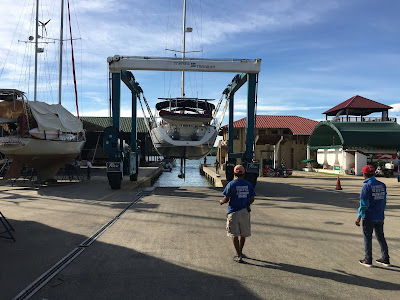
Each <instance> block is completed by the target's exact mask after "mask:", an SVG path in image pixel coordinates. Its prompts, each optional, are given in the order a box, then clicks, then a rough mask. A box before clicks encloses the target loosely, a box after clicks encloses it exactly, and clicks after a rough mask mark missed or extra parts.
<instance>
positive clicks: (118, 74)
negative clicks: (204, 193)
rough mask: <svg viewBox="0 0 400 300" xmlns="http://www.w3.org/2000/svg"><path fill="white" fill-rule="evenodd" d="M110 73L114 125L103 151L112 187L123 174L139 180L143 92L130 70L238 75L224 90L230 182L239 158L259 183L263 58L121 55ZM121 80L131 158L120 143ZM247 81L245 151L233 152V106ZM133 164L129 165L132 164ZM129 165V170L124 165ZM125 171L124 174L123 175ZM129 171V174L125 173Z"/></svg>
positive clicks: (115, 58) (112, 59) (107, 133)
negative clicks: (127, 100) (128, 108)
mask: <svg viewBox="0 0 400 300" xmlns="http://www.w3.org/2000/svg"><path fill="white" fill-rule="evenodd" d="M107 62H108V65H109V72H110V73H111V74H112V76H111V78H112V85H111V86H112V93H111V104H112V124H113V126H111V127H108V128H106V129H105V130H104V151H105V153H106V155H107V156H108V157H109V159H110V160H111V161H110V162H108V163H107V177H108V180H109V183H110V185H111V188H113V189H119V188H120V187H121V180H122V174H123V173H125V174H126V173H128V174H129V175H130V180H131V181H134V180H137V175H138V155H137V149H136V111H137V98H138V96H139V94H140V93H141V92H143V91H142V89H141V88H140V86H139V85H138V83H137V82H136V81H135V78H134V76H133V75H132V73H131V72H128V70H144V71H180V72H183V71H184V72H225V73H242V74H237V75H236V76H235V77H234V78H233V80H232V83H230V84H229V85H228V87H227V88H226V89H225V90H224V94H225V95H226V97H229V125H228V137H229V140H228V158H229V159H228V163H227V169H226V174H227V179H228V180H232V179H233V168H234V165H235V163H236V158H242V161H243V164H244V166H245V168H246V171H247V172H246V174H247V176H246V177H247V179H248V180H249V181H250V182H251V183H252V184H253V185H255V184H256V182H257V176H258V172H259V170H258V168H259V164H253V163H252V159H253V144H254V125H255V124H254V122H255V120H254V119H255V116H254V113H255V105H256V92H257V79H258V73H259V72H260V65H261V59H254V60H250V59H191V58H185V59H182V58H175V57H170V58H169V57H142V56H119V55H115V56H112V57H108V58H107ZM121 79H122V81H123V82H124V83H125V84H126V85H127V87H128V88H129V89H130V90H131V92H132V132H131V152H130V153H129V158H128V159H127V158H124V154H123V149H122V148H123V145H122V142H119V141H118V137H119V129H120V126H119V125H120V103H121ZM246 81H248V89H247V121H246V151H245V152H244V153H236V154H234V153H233V103H234V95H235V92H236V91H237V90H238V89H239V88H240V87H241V86H242V85H243V84H245V83H246ZM129 162H130V163H129ZM124 164H125V165H126V164H129V167H126V166H124ZM124 170H125V172H124ZM126 170H129V171H126Z"/></svg>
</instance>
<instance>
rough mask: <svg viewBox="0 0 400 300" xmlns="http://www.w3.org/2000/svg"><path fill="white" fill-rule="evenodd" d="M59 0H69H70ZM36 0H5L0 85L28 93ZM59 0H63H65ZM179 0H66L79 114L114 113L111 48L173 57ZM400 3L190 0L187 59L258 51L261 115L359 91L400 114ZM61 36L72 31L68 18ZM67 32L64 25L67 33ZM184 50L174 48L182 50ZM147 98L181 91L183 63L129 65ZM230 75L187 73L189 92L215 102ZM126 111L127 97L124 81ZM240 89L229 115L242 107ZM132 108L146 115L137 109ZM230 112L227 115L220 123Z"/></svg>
mask: <svg viewBox="0 0 400 300" xmlns="http://www.w3.org/2000/svg"><path fill="white" fill-rule="evenodd" d="M65 1H66V0H65ZM33 2H34V1H33V0H21V1H15V0H2V1H1V4H0V5H1V9H0V19H1V20H2V21H1V22H0V33H1V34H0V88H19V89H21V90H23V91H25V92H27V95H28V98H29V99H30V100H33V69H34V67H33V64H32V62H33V45H32V44H29V43H25V42H24V41H27V40H28V37H29V36H34V35H35V33H34V27H33V26H34V9H33V5H34V3H33ZM56 2H57V1H54V0H41V4H40V6H39V7H40V15H39V20H41V21H42V22H46V21H47V20H49V19H51V20H50V22H49V23H48V24H47V25H46V27H45V29H44V28H42V27H41V28H40V29H39V35H42V36H46V37H47V38H48V39H46V41H47V43H45V44H44V43H43V44H41V45H40V47H43V48H44V53H40V54H39V67H38V69H39V79H38V100H40V101H46V102H48V103H57V101H58V100H57V95H58V87H57V80H58V65H57V64H58V63H57V59H56V57H57V51H58V50H57V47H58V44H57V43H58V42H56V43H54V40H51V39H49V38H53V39H57V38H58V34H59V33H58V31H59V14H60V12H59V11H60V8H59V5H60V4H59V3H56ZM60 2H61V1H60ZM182 4H183V1H181V0H146V1H138V0H126V1H121V0H119V1H118V0H102V1H98V0H96V1H95V0H70V7H71V25H72V35H73V39H74V54H75V65H76V78H77V79H76V80H77V86H78V88H77V92H78V99H79V100H78V103H79V114H80V116H107V115H108V114H109V84H108V76H109V74H108V64H107V57H109V56H114V55H127V56H162V57H165V56H173V55H174V53H175V52H171V51H167V50H165V49H166V48H168V49H173V50H178V51H179V50H181V43H182V42H181V37H182V33H181V32H182ZM399 11H400V1H397V0H385V1H379V0H351V1H345V0H337V1H334V0H324V1H320V0H276V1H275V0H263V1H260V0H247V1H235V0H234V1H232V0H231V1H225V0H218V1H215V0H212V1H211V0H202V1H201V0H187V22H186V26H187V27H192V28H193V32H191V33H188V34H187V35H186V51H201V52H191V53H188V54H187V55H186V56H187V57H195V58H235V59H257V58H260V59H262V62H261V72H260V74H259V82H258V98H257V114H258V115H297V116H301V117H305V118H309V119H313V120H317V121H321V120H324V119H325V115H323V114H322V113H323V112H324V111H326V110H328V109H330V108H331V107H333V106H335V105H337V104H339V103H341V102H343V101H345V100H347V99H349V98H350V97H352V96H355V95H360V96H363V97H366V98H369V99H371V100H375V101H378V102H381V103H383V104H386V105H390V106H392V107H393V109H391V110H390V111H389V116H390V117H396V116H399V117H400V85H399V79H400V39H399V36H400V18H399V17H398V12H399ZM64 31H65V34H64V38H68V37H69V35H67V32H68V31H69V28H68V27H67V26H65V28H64ZM68 34H69V33H68ZM69 43H70V42H69V41H65V43H64V47H63V49H64V51H63V52H64V53H65V58H64V67H63V74H64V75H65V76H64V77H63V78H64V79H63V97H62V98H63V100H62V103H63V105H64V106H65V107H66V108H67V109H68V110H70V111H71V112H72V113H74V114H76V106H75V98H74V88H73V78H72V66H71V63H70V60H71V58H70V53H69V52H70V45H69ZM177 55H178V56H179V55H180V54H179V53H178V54H177ZM132 72H133V74H134V76H135V78H136V80H137V81H138V82H139V84H140V85H141V87H142V89H143V91H144V95H145V97H146V99H147V101H148V102H149V105H150V107H152V108H154V106H155V104H156V102H157V101H158V98H159V97H179V96H180V74H179V73H178V72H156V71H132ZM234 76H235V74H233V73H194V72H191V73H186V96H188V97H199V98H207V99H216V101H215V103H217V101H218V100H219V99H220V97H221V94H222V91H223V90H224V89H225V88H226V86H227V84H228V83H230V82H231V80H232V78H233V77H234ZM121 90H122V100H121V105H122V106H121V115H122V116H130V114H131V96H130V92H129V90H128V89H127V88H126V87H125V86H124V85H122V88H121ZM246 92H247V87H246V86H243V87H242V88H241V89H240V90H239V91H238V92H237V94H236V96H235V106H234V111H235V120H238V119H241V118H243V117H245V116H246ZM138 115H143V114H142V113H141V109H140V106H138ZM227 121H228V119H227V116H226V117H225V119H224V123H227Z"/></svg>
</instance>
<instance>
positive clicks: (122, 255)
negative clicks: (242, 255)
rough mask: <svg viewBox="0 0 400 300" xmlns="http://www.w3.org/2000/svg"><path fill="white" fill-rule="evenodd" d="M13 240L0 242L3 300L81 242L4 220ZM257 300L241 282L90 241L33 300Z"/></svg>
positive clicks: (52, 230) (43, 228)
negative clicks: (230, 299)
mask: <svg viewBox="0 0 400 300" xmlns="http://www.w3.org/2000/svg"><path fill="white" fill-rule="evenodd" d="M9 221H10V223H11V224H12V225H13V227H14V228H15V230H16V232H15V233H16V239H17V241H16V242H15V243H14V242H9V241H7V240H4V241H3V240H0V243H1V247H0V257H2V263H1V269H2V272H1V275H0V291H1V298H2V299H11V298H12V297H15V296H16V295H17V294H18V293H19V292H21V291H22V290H23V289H25V288H26V287H27V286H28V285H29V284H31V283H32V282H33V281H34V280H36V279H37V278H38V277H39V276H41V275H42V274H43V273H44V272H45V271H47V270H48V269H49V268H50V267H52V266H53V265H54V264H55V263H57V262H58V261H59V260H60V259H61V258H63V257H64V256H65V255H67V254H68V253H69V252H71V251H72V250H73V249H74V248H76V247H77V246H78V245H79V244H80V243H81V242H83V241H84V240H86V238H87V237H86V236H83V235H78V234H74V233H70V232H66V231H62V230H58V229H56V228H53V227H49V226H46V225H44V224H41V223H37V222H30V221H29V222H26V221H16V220H9ZM233 295H234V296H235V297H240V298H243V299H259V298H258V297H256V296H255V295H254V294H252V293H251V291H249V290H248V289H246V288H245V287H243V286H242V285H241V283H240V282H238V281H237V280H233V279H230V278H226V277H220V276H216V275H212V274H209V273H204V272H200V271H196V270H193V269H189V268H185V267H182V266H179V265H175V264H173V263H170V262H168V261H166V260H163V259H160V258H157V257H154V256H151V255H148V254H144V253H140V252H137V251H135V250H132V249H129V248H126V247H122V246H119V245H113V244H107V243H103V242H99V241H95V242H94V243H93V244H92V245H90V246H89V247H87V248H85V250H84V251H83V252H82V254H81V255H80V256H78V257H77V258H76V259H75V260H74V261H72V262H71V263H70V264H69V265H68V266H67V267H66V268H65V269H63V270H62V271H61V272H60V273H59V274H57V275H56V277H54V278H53V279H52V280H50V281H49V282H48V283H47V284H46V286H44V287H43V288H42V289H41V290H39V291H38V292H37V294H36V295H35V296H34V297H33V299H132V298H147V299H168V298H171V299H176V298H191V299H193V298H195V299H209V298H214V299H215V298H223V297H232V296H233Z"/></svg>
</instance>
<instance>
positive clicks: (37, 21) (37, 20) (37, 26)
mask: <svg viewBox="0 0 400 300" xmlns="http://www.w3.org/2000/svg"><path fill="white" fill-rule="evenodd" d="M35 30H36V34H35V84H34V91H33V99H34V101H36V93H37V55H38V35H39V0H36V26H35Z"/></svg>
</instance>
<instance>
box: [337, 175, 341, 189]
mask: <svg viewBox="0 0 400 300" xmlns="http://www.w3.org/2000/svg"><path fill="white" fill-rule="evenodd" d="M336 189H337V190H341V189H342V186H341V185H340V179H339V176H338V178H337V181H336Z"/></svg>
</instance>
